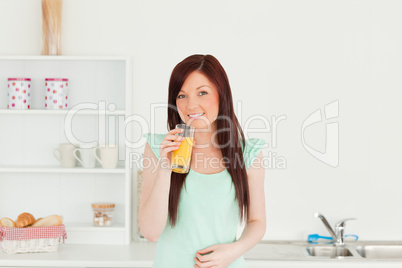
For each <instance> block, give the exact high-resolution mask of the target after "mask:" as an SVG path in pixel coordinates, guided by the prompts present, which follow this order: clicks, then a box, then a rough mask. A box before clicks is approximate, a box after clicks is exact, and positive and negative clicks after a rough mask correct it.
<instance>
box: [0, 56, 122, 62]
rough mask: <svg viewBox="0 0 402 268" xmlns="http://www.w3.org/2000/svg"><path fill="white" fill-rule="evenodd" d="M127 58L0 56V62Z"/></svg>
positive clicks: (119, 58)
mask: <svg viewBox="0 0 402 268" xmlns="http://www.w3.org/2000/svg"><path fill="white" fill-rule="evenodd" d="M127 59H128V57H125V56H109V57H107V56H51V55H40V56H18V55H16V56H12V55H11V56H0V60H49V61H52V60H56V61H57V60H63V61H64V60H71V61H74V60H85V61H88V60H107V61H110V60H122V61H126V60H127Z"/></svg>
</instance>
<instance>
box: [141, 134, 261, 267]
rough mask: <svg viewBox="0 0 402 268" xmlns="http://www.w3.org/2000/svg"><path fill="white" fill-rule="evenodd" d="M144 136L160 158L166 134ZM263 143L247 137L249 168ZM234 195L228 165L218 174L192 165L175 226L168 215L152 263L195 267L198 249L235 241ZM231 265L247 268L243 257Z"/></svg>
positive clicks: (165, 265)
mask: <svg viewBox="0 0 402 268" xmlns="http://www.w3.org/2000/svg"><path fill="white" fill-rule="evenodd" d="M143 136H144V137H145V138H147V140H148V143H149V145H150V147H151V149H152V151H153V152H154V154H155V155H156V156H157V158H158V159H159V158H160V155H159V145H160V144H161V142H162V140H163V138H164V137H165V136H166V134H155V133H145V134H144V135H143ZM264 144H265V141H264V140H261V139H257V138H251V139H248V140H246V146H245V150H244V152H243V158H244V164H245V167H246V169H247V168H248V167H249V166H250V165H251V164H252V162H253V160H254V158H255V157H256V156H257V155H258V153H259V152H260V150H261V149H262V147H263V146H264ZM184 186H185V187H184ZM235 197H236V194H235V187H234V185H233V182H232V178H231V176H230V174H229V172H228V170H227V169H225V170H223V171H221V172H219V173H215V174H201V173H198V172H196V171H194V170H191V169H190V171H189V173H188V175H187V177H186V181H185V185H183V188H182V190H181V194H180V201H179V207H178V214H177V221H176V226H175V227H173V228H172V226H171V225H170V223H169V218H168V220H167V222H166V227H165V229H164V230H163V232H162V234H161V236H160V237H159V239H158V241H157V246H156V254H155V257H154V263H153V266H152V267H153V268H172V267H174V268H192V267H194V264H195V261H194V257H196V251H197V250H201V249H204V248H206V247H209V246H212V245H214V244H222V243H232V242H235V241H236V235H237V230H238V229H237V228H238V224H239V223H240V213H239V207H238V202H237V200H235ZM228 267H229V268H245V267H246V262H245V260H244V257H243V256H241V257H240V258H238V259H237V260H235V261H234V262H233V263H232V264H231V265H230V266H228Z"/></svg>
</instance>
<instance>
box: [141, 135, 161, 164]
mask: <svg viewBox="0 0 402 268" xmlns="http://www.w3.org/2000/svg"><path fill="white" fill-rule="evenodd" d="M166 135H167V133H164V134H163V133H162V134H160V133H152V132H147V133H144V134H143V135H142V136H143V137H144V138H146V140H147V142H148V144H149V146H150V147H151V149H152V151H153V152H154V154H155V155H156V157H157V158H158V159H159V145H160V144H161V143H162V141H163V139H164V138H165V136H166Z"/></svg>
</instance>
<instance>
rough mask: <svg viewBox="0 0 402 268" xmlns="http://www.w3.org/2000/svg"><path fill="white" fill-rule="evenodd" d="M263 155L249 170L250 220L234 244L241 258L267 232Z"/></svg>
mask: <svg viewBox="0 0 402 268" xmlns="http://www.w3.org/2000/svg"><path fill="white" fill-rule="evenodd" d="M262 158H263V154H262V152H260V153H259V154H258V156H257V157H256V158H255V159H254V161H253V164H252V165H251V166H250V167H249V168H248V169H247V175H248V185H249V192H250V207H249V213H250V216H249V220H248V221H247V224H246V227H245V228H244V230H243V233H242V235H241V237H240V238H239V240H237V241H236V242H234V244H235V245H236V247H235V248H236V250H238V251H237V252H238V255H239V257H240V256H241V255H243V254H244V253H246V252H247V251H248V250H250V249H251V248H253V247H254V246H255V245H256V244H258V242H260V241H261V239H262V238H263V237H264V234H265V230H266V216H265V193H264V179H265V169H264V167H263V161H262V160H263V159H262Z"/></svg>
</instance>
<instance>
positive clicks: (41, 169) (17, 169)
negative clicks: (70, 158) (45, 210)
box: [0, 165, 125, 174]
mask: <svg viewBox="0 0 402 268" xmlns="http://www.w3.org/2000/svg"><path fill="white" fill-rule="evenodd" d="M0 173H81V174H82V173H87V174H95V173H96V174H99V173H100V174H124V173H125V168H124V167H121V166H117V168H114V169H104V168H100V167H98V168H83V167H75V168H63V167H61V166H14V165H12V166H0Z"/></svg>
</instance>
